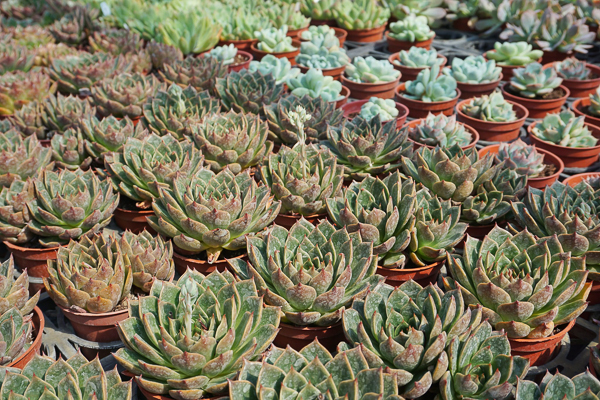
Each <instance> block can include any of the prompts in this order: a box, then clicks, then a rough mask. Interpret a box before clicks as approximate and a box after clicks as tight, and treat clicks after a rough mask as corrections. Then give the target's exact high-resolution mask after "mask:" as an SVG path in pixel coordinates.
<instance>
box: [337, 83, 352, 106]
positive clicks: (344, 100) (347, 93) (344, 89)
mask: <svg viewBox="0 0 600 400" xmlns="http://www.w3.org/2000/svg"><path fill="white" fill-rule="evenodd" d="M340 95H341V96H343V97H342V98H341V99H339V100H336V101H335V108H336V109H338V108H340V107H342V106H343V105H344V104H346V103H347V102H348V98H349V97H350V89H348V88H347V87H346V86H342V91H341V92H340Z"/></svg>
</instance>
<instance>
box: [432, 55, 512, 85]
mask: <svg viewBox="0 0 600 400" xmlns="http://www.w3.org/2000/svg"><path fill="white" fill-rule="evenodd" d="M443 72H444V73H446V74H448V75H451V76H452V77H454V79H456V81H457V82H461V83H469V84H480V83H490V82H496V81H499V80H500V75H501V72H502V69H501V68H500V67H497V66H496V62H495V61H494V60H489V61H486V60H485V59H484V58H483V57H482V56H477V57H474V56H469V57H467V58H465V59H460V58H458V57H455V58H454V59H453V60H452V68H451V69H444V71H443Z"/></svg>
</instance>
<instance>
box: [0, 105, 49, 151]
mask: <svg viewBox="0 0 600 400" xmlns="http://www.w3.org/2000/svg"><path fill="white" fill-rule="evenodd" d="M0 102H1V100H0ZM44 117H45V111H44V105H43V103H40V102H37V101H33V102H30V103H27V104H25V105H24V106H23V107H21V109H20V110H16V111H15V113H14V114H13V115H11V116H10V117H8V118H5V119H4V120H0V123H3V124H8V125H6V126H7V127H6V128H2V129H0V130H1V131H6V130H8V129H10V127H15V128H16V129H17V130H18V131H19V132H21V133H22V134H23V135H24V136H31V135H35V136H36V137H37V138H38V139H39V141H40V143H42V146H46V147H48V144H49V143H48V141H49V136H50V132H49V130H48V128H47V127H46V126H45V125H44ZM0 118H1V117H0ZM9 125H10V127H9Z"/></svg>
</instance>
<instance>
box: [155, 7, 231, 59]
mask: <svg viewBox="0 0 600 400" xmlns="http://www.w3.org/2000/svg"><path fill="white" fill-rule="evenodd" d="M221 30H222V28H221V27H220V26H219V24H216V23H213V22H212V20H211V19H210V18H208V17H206V16H202V15H201V14H200V13H198V12H194V11H192V12H190V10H182V11H180V12H179V13H177V14H175V15H172V16H169V17H167V18H166V19H164V20H163V21H162V22H161V24H160V25H159V26H158V29H157V32H158V37H159V39H160V41H161V42H163V43H165V44H168V45H170V46H174V47H177V48H178V49H179V50H181V52H182V53H183V54H184V55H188V54H198V53H202V52H204V51H206V50H210V49H212V48H213V47H215V45H216V44H217V42H218V41H219V37H220V36H221Z"/></svg>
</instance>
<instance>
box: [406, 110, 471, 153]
mask: <svg viewBox="0 0 600 400" xmlns="http://www.w3.org/2000/svg"><path fill="white" fill-rule="evenodd" d="M424 120H425V118H419V119H414V120H412V121H410V122H407V123H406V124H405V125H404V126H403V128H412V127H414V126H416V125H419V124H420V123H422V122H423V121H424ZM462 125H463V126H464V127H465V129H466V130H468V131H469V133H470V134H471V136H472V138H471V143H469V144H468V145H466V146H461V147H460V148H461V149H463V150H468V149H472V148H473V147H475V145H476V144H477V142H478V141H479V133H477V131H476V130H475V129H473V127H470V126H469V125H467V124H462ZM407 139H408V141H409V142H411V143H412V144H413V149H414V151H417V150H418V149H420V148H421V147H427V148H428V149H435V147H436V146H430V145H428V144H423V143H419V142H417V141H416V140H413V139H411V138H407Z"/></svg>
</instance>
